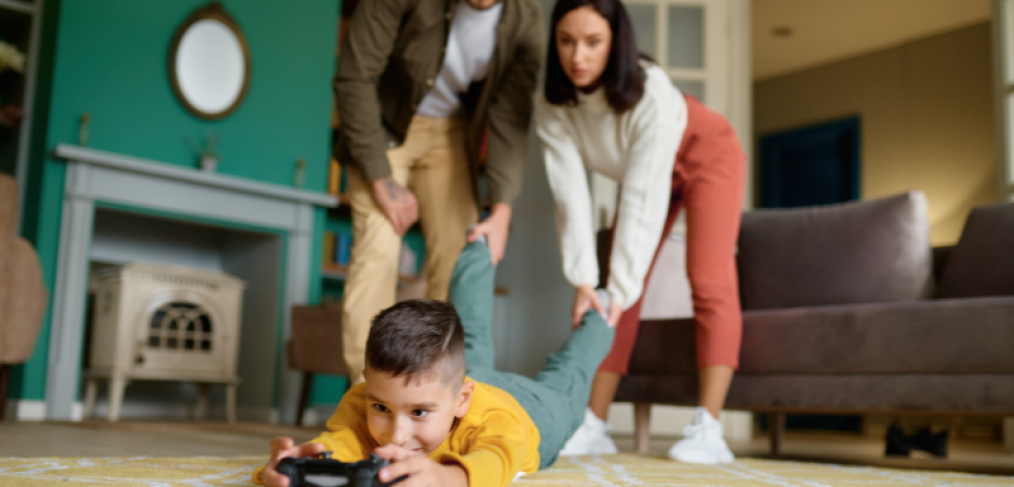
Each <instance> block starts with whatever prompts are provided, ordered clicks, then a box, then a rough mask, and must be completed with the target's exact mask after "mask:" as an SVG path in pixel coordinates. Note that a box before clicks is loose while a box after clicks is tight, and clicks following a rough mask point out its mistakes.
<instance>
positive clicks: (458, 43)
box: [416, 0, 503, 118]
mask: <svg viewBox="0 0 1014 487" xmlns="http://www.w3.org/2000/svg"><path fill="white" fill-rule="evenodd" d="M502 12H503V1H500V2H497V3H496V4H494V5H493V6H492V7H490V8H488V9H486V10H478V9H476V8H474V7H472V6H471V5H470V4H469V3H468V2H467V1H466V0H460V1H459V2H458V6H457V7H456V8H455V10H454V20H453V21H452V22H451V32H450V33H449V34H448V37H447V50H446V52H445V53H444V65H443V67H442V68H441V69H440V74H439V75H438V76H437V78H436V80H435V81H434V84H433V89H432V90H430V92H429V93H428V94H427V95H426V97H425V98H423V101H422V103H420V104H419V109H418V110H417V111H416V113H418V114H419V115H423V116H426V117H433V118H449V117H453V116H455V115H457V114H458V111H459V110H460V109H461V95H462V94H464V93H465V92H467V91H468V87H469V85H471V84H472V82H474V81H482V80H483V79H485V78H486V74H487V73H488V72H489V60H490V58H492V57H493V49H494V48H495V47H496V26H497V24H499V23H500V14H501V13H502Z"/></svg>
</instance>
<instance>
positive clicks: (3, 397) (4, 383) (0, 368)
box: [0, 364, 11, 421]
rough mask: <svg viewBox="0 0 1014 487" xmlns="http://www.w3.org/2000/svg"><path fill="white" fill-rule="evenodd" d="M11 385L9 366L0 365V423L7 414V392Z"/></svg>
mask: <svg viewBox="0 0 1014 487" xmlns="http://www.w3.org/2000/svg"><path fill="white" fill-rule="evenodd" d="M10 384H11V366H10V365H7V364H0V421H3V420H4V416H5V415H6V414H7V391H8V390H9V388H10Z"/></svg>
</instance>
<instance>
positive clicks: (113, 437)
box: [0, 420, 1014, 475]
mask: <svg viewBox="0 0 1014 487" xmlns="http://www.w3.org/2000/svg"><path fill="white" fill-rule="evenodd" d="M318 431H319V430H318V428H295V427H286V426H273V425H265V424H236V425H228V424H224V423H217V422H171V421H121V422H119V423H108V422H106V421H102V420H93V421H86V422H82V423H55V422H41V423H40V422H20V423H19V422H7V423H0V457H114V456H115V457H119V456H168V457H179V456H236V455H261V454H264V455H266V454H267V452H268V441H269V440H270V439H271V438H273V437H275V436H289V437H292V438H294V439H295V440H296V441H297V442H302V441H307V440H310V439H312V438H313V437H314V436H316V435H317V433H318ZM673 441H674V439H672V438H653V439H652V441H651V446H650V451H649V453H650V454H653V455H659V456H664V455H665V453H666V452H667V451H668V449H669V447H670V446H671V445H672V443H673ZM616 444H617V446H618V447H619V449H620V451H621V452H633V450H634V441H633V438H630V437H623V436H618V437H617V438H616ZM730 447H731V448H732V450H733V452H735V453H736V455H737V456H739V457H755V458H766V454H767V451H768V449H767V447H768V442H767V438H765V437H758V438H756V439H754V440H752V441H749V442H741V443H733V444H731V445H730ZM883 448H884V443H883V439H878V438H869V437H862V436H857V435H845V434H804V433H795V434H794V433H788V434H787V435H786V439H785V444H784V445H783V457H784V458H787V459H794V460H810V461H821V462H833V463H844V464H861V465H876V466H891V467H902V468H930V469H946V470H959V471H971V472H976V473H994V474H1003V475H1014V455H1012V454H1011V453H1010V452H1008V451H1006V450H1005V449H1004V448H1003V445H1002V444H1001V443H1000V442H998V441H985V440H976V441H971V440H961V441H953V442H952V443H951V445H950V457H949V458H947V459H933V458H930V457H929V456H927V455H921V454H915V455H913V458H911V459H888V458H885V457H884V456H883Z"/></svg>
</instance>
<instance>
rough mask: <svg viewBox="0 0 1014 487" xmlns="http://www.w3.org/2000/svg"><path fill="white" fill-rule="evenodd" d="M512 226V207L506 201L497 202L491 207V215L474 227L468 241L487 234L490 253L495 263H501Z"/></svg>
mask: <svg viewBox="0 0 1014 487" xmlns="http://www.w3.org/2000/svg"><path fill="white" fill-rule="evenodd" d="M510 228H511V207H510V206H507V205H506V204H504V203H495V204H493V207H492V208H490V212H489V217H488V218H486V219H485V220H483V221H482V223H479V224H478V225H476V226H475V227H473V228H472V231H471V232H469V233H468V241H469V242H474V241H476V240H478V239H479V237H481V236H483V235H485V236H486V244H487V245H489V255H490V257H492V258H493V265H497V264H499V263H500V260H501V259H503V254H504V250H505V249H506V248H507V235H508V234H509V233H510Z"/></svg>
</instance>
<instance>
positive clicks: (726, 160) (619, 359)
mask: <svg viewBox="0 0 1014 487" xmlns="http://www.w3.org/2000/svg"><path fill="white" fill-rule="evenodd" d="M686 100H687V115H688V118H687V130H686V132H685V133H684V135H683V141H682V142H681V143H680V148H679V151H678V152H677V154H676V163H675V164H674V166H673V176H672V198H671V200H670V202H669V213H668V215H667V216H666V222H665V230H664V231H663V232H662V241H661V242H659V246H658V247H657V249H656V250H655V259H656V260H657V258H658V253H659V250H661V248H662V242H665V239H666V238H668V236H669V233H670V232H671V231H672V226H673V224H674V223H676V217H677V216H679V212H680V210H683V209H685V210H686V212H687V277H688V278H689V279H690V289H691V293H692V297H693V303H694V321H695V322H696V325H697V366H698V367H707V366H711V365H728V366H731V367H733V368H737V367H738V366H739V346H740V342H741V339H742V335H743V315H742V312H741V311H740V305H739V283H738V279H737V277H736V258H735V248H736V239H737V238H738V236H739V223H740V218H741V216H742V205H743V191H744V189H745V179H746V177H745V161H746V156H745V155H744V153H743V150H742V148H741V147H740V145H739V141H738V140H737V139H736V133H735V131H734V130H733V129H732V126H730V125H729V123H728V121H726V120H725V118H724V117H722V116H721V115H719V114H718V113H716V112H714V111H712V110H710V109H708V108H707V107H705V106H704V105H703V104H702V103H701V102H699V101H697V100H696V99H694V98H693V97H690V96H687V97H686ZM614 229H615V225H614ZM611 242H612V239H611V238H610V245H611ZM654 267H655V261H654V260H653V261H652V264H651V268H649V269H648V275H647V276H646V277H645V287H647V283H648V280H649V279H650V278H651V273H652V271H653V270H654ZM606 272H608V269H607V270H606ZM643 299H644V296H643V293H642V297H641V299H638V301H637V303H635V304H634V305H633V306H631V307H630V308H629V309H627V310H626V311H624V312H623V315H622V316H621V317H620V322H619V324H618V325H617V328H616V339H615V341H614V342H613V348H612V350H611V351H610V352H609V355H608V356H607V357H606V359H605V360H604V361H603V362H602V365H601V366H600V368H599V369H600V370H603V371H609V372H616V373H619V374H623V375H626V373H627V368H628V365H629V364H630V355H631V354H632V353H633V351H634V343H635V342H636V341H637V330H638V327H639V325H640V321H641V302H642V300H643Z"/></svg>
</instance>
